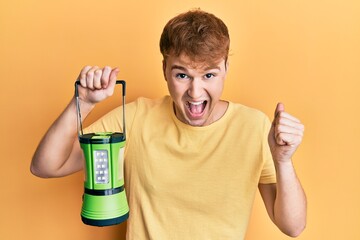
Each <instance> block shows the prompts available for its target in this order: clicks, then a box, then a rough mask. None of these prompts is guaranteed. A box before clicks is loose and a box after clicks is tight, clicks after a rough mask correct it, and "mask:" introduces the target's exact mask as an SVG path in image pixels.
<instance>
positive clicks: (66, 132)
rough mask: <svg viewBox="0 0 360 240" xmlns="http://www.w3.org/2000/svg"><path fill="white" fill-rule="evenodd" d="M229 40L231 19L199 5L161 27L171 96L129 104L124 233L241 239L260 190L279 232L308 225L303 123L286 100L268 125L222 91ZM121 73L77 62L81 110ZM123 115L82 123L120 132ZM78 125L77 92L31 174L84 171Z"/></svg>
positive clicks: (292, 232)
mask: <svg viewBox="0 0 360 240" xmlns="http://www.w3.org/2000/svg"><path fill="white" fill-rule="evenodd" d="M229 44H230V40H229V34H228V30H227V27H226V25H225V24H224V23H223V22H222V21H221V20H220V19H218V18H217V17H215V16H214V15H212V14H209V13H206V12H203V11H200V10H194V11H189V12H186V13H183V14H180V15H178V16H176V17H175V18H173V19H171V20H170V21H169V22H168V23H167V25H166V26H165V28H164V31H163V33H162V36H161V39H160V50H161V53H162V55H163V72H164V77H165V80H166V82H167V86H168V89H169V93H170V96H165V97H163V98H161V99H156V100H150V99H145V98H139V99H138V100H136V101H135V102H132V103H130V104H128V105H127V107H126V111H127V112H126V121H127V126H126V132H127V145H126V150H125V184H126V186H125V188H126V189H127V191H128V192H127V195H128V196H127V197H128V201H129V206H130V217H129V220H128V223H127V239H137V240H138V239H243V238H244V236H245V232H246V228H247V225H248V221H249V217H250V212H251V208H252V204H253V200H254V196H255V193H256V189H257V188H258V189H259V191H260V193H261V196H262V198H263V200H264V203H265V206H266V209H267V212H268V214H269V216H270V218H271V220H272V221H273V222H274V223H275V224H276V225H277V226H278V227H279V228H280V230H281V231H283V232H284V233H286V234H287V235H290V236H298V235H299V234H300V233H301V232H302V231H303V229H304V227H305V224H306V197H305V194H304V191H303V189H302V187H301V184H300V182H299V180H298V178H297V176H296V174H295V170H294V167H293V165H292V160H291V158H292V156H293V154H294V152H295V151H296V149H297V147H298V146H299V144H300V143H301V141H302V136H303V131H304V127H303V125H302V124H301V122H300V121H299V120H298V119H296V118H295V117H293V116H291V115H290V114H288V113H286V112H285V111H284V105H283V104H281V103H279V104H278V105H277V106H276V109H275V117H274V120H273V122H272V124H270V122H269V121H268V118H267V117H266V116H265V115H264V114H263V113H261V112H259V111H257V110H255V109H251V108H248V107H245V106H243V105H241V104H235V103H232V102H229V101H225V100H222V99H221V94H222V91H223V86H224V81H225V78H226V75H227V71H228V68H229V63H228V51H229ZM118 72H119V70H118V69H117V68H115V69H112V68H111V67H104V68H99V67H96V66H95V67H91V66H86V67H84V68H83V69H82V70H81V72H80V75H79V77H78V80H79V81H80V83H81V86H80V87H79V96H80V101H81V111H82V113H81V114H82V116H85V117H86V116H87V115H88V114H89V112H90V111H91V110H92V109H93V108H94V106H95V105H96V103H98V102H100V101H102V100H104V99H106V98H107V97H109V96H111V95H112V93H113V90H114V86H115V81H116V77H117V74H118ZM121 113H122V110H121V108H117V109H115V110H113V111H111V112H110V113H108V114H106V115H105V116H104V117H103V118H102V119H100V120H99V121H97V122H95V123H94V124H92V125H91V126H90V127H89V128H88V129H86V131H87V132H99V131H119V129H122V126H121ZM75 123H76V106H75V100H74V98H73V99H72V100H71V102H70V103H69V105H68V106H67V108H66V109H65V110H64V112H63V113H62V114H61V115H60V116H59V118H58V119H57V120H56V121H55V122H54V124H53V125H52V126H51V127H50V129H49V130H48V132H47V133H46V134H45V136H44V138H43V139H42V141H41V142H40V144H39V146H38V149H37V150H36V152H35V154H34V157H33V161H32V164H31V171H32V173H33V174H35V175H37V176H40V177H60V176H66V175H69V174H71V173H74V172H76V171H79V170H81V169H82V167H83V153H82V150H81V149H80V147H79V143H78V140H77V138H76V133H77V131H76V124H75ZM59 138H61V139H64V140H67V141H62V142H61V143H59V142H58V141H57V139H59Z"/></svg>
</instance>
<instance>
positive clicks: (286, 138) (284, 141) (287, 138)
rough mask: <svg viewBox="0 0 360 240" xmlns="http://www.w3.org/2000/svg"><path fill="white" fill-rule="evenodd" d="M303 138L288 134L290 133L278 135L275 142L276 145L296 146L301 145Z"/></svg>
mask: <svg viewBox="0 0 360 240" xmlns="http://www.w3.org/2000/svg"><path fill="white" fill-rule="evenodd" d="M302 138H303V136H301V135H296V134H290V133H279V134H277V135H276V137H275V141H276V143H277V144H278V145H281V146H284V145H290V146H297V145H299V144H300V143H301V141H302Z"/></svg>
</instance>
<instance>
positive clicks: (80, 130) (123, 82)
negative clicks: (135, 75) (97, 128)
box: [75, 80, 126, 140]
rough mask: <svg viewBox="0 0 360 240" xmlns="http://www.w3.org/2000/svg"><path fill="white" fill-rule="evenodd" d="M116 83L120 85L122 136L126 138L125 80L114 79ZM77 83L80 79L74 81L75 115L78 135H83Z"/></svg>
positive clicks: (78, 83)
mask: <svg viewBox="0 0 360 240" xmlns="http://www.w3.org/2000/svg"><path fill="white" fill-rule="evenodd" d="M116 84H121V85H122V105H123V136H124V140H125V139H126V127H125V95H126V82H125V81H124V80H116ZM78 85H80V81H79V80H77V81H75V99H76V112H77V114H76V116H77V129H78V136H79V137H80V136H81V135H83V128H82V120H81V111H80V102H79V90H78Z"/></svg>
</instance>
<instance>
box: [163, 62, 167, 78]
mask: <svg viewBox="0 0 360 240" xmlns="http://www.w3.org/2000/svg"><path fill="white" fill-rule="evenodd" d="M162 69H163V74H164V79H165V81H167V79H166V60H165V59H163V61H162Z"/></svg>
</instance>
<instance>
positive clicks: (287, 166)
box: [274, 161, 307, 237]
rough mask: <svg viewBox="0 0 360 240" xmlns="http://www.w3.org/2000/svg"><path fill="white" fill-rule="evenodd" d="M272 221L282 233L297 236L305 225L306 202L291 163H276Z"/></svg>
mask: <svg viewBox="0 0 360 240" xmlns="http://www.w3.org/2000/svg"><path fill="white" fill-rule="evenodd" d="M275 167H276V178H277V184H276V186H277V189H276V199H275V203H274V221H275V223H276V225H277V226H278V227H279V228H280V230H282V231H283V232H284V233H286V234H288V235H290V236H293V237H295V236H298V235H299V234H300V233H301V232H302V231H303V229H304V228H305V225H306V211H307V202H306V196H305V193H304V190H303V188H302V186H301V184H300V181H299V179H298V178H297V176H296V173H295V169H294V167H293V164H292V161H288V162H282V163H276V164H275Z"/></svg>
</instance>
